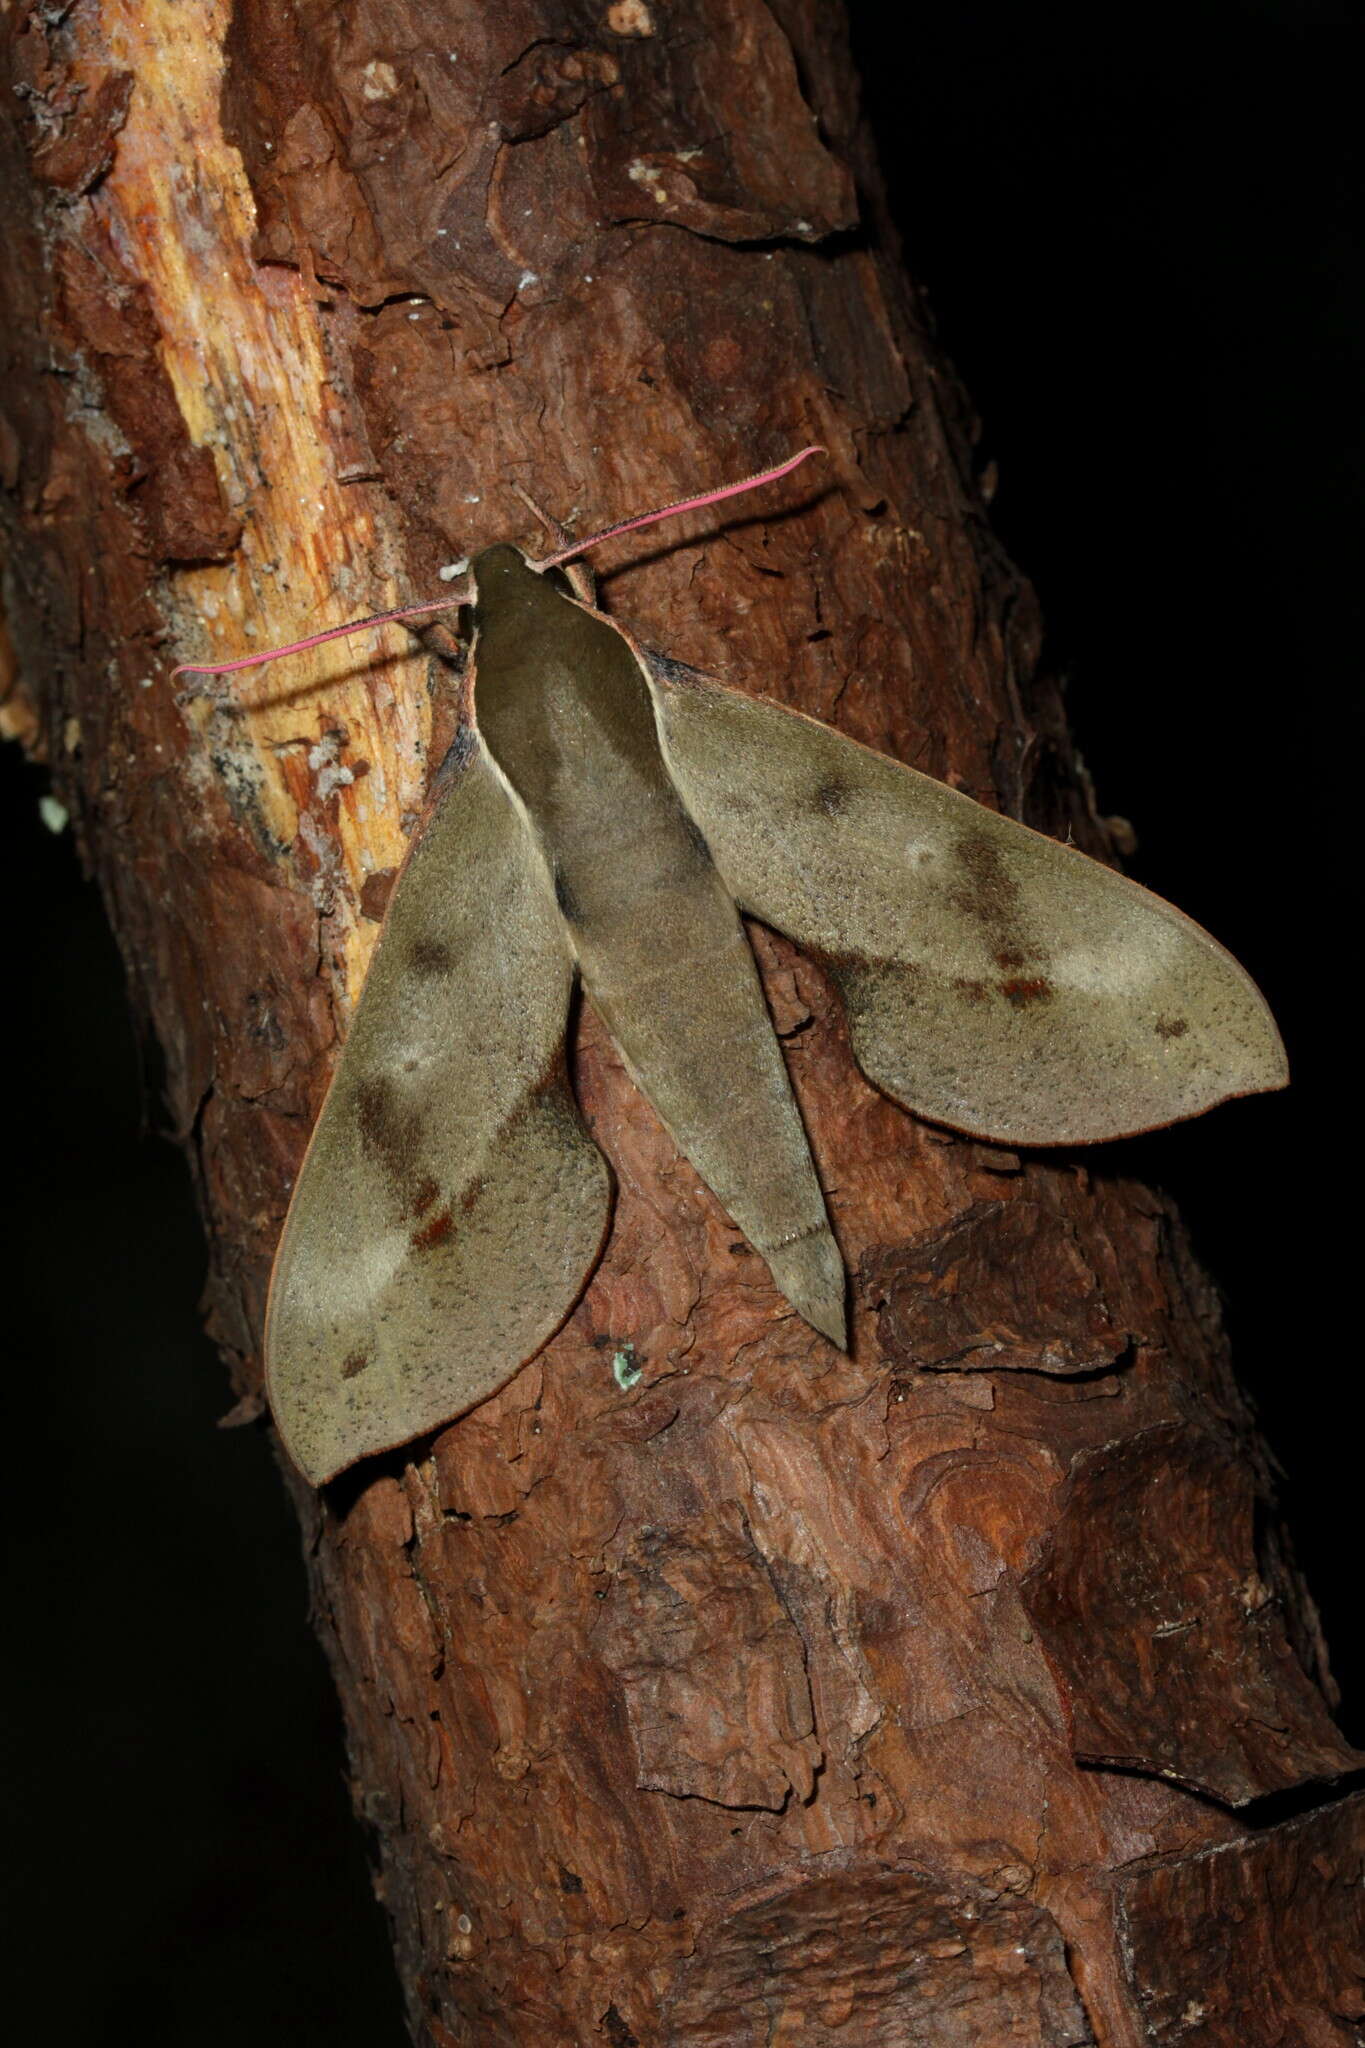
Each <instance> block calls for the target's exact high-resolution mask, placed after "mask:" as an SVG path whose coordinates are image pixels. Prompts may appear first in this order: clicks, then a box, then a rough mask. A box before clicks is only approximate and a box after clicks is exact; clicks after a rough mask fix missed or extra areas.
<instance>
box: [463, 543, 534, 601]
mask: <svg viewBox="0 0 1365 2048" xmlns="http://www.w3.org/2000/svg"><path fill="white" fill-rule="evenodd" d="M471 573H472V574H473V577H474V593H475V598H476V601H477V602H478V603H479V604H488V603H489V602H496V601H498V600H506V599H507V598H509V597H516V596H518V595H521V594H523V593H525V592H526V591H529V590H531V589H533V588H534V589H537V590H538V589H539V588H540V576H539V573H538V572H537V571H536V570H535V569H533V568H532V567H531V565H530V563H529V562H528V561H527V559H526V557H525V555H524V554H523V553H522V552H521V549H520V548H514V547H511V546H509V545H508V543H507V542H505V541H502V542H499V544H498V546H497V547H493V548H485V549H484V550H483V552H482V553H481V554H477V555H475V557H474V560H473V562H472V564H471Z"/></svg>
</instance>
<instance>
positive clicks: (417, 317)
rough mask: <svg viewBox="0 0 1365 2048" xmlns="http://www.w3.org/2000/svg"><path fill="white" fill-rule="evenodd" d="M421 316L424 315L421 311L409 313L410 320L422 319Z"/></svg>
mask: <svg viewBox="0 0 1365 2048" xmlns="http://www.w3.org/2000/svg"><path fill="white" fill-rule="evenodd" d="M421 317H422V316H421V314H420V313H409V314H408V318H409V320H420V319H421Z"/></svg>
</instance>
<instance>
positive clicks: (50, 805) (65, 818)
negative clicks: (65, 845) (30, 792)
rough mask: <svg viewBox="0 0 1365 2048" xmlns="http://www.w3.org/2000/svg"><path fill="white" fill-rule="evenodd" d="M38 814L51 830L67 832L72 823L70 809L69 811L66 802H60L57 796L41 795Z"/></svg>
mask: <svg viewBox="0 0 1365 2048" xmlns="http://www.w3.org/2000/svg"><path fill="white" fill-rule="evenodd" d="M38 816H39V817H40V818H41V819H42V821H43V823H44V824H45V825H46V826H47V829H48V831H49V832H65V830H66V828H67V826H68V825H69V824H70V823H71V813H70V811H68V809H67V808H66V805H65V804H63V803H58V801H57V799H56V797H55V796H40V797H39V799H38Z"/></svg>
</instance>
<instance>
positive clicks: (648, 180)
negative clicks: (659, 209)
mask: <svg viewBox="0 0 1365 2048" xmlns="http://www.w3.org/2000/svg"><path fill="white" fill-rule="evenodd" d="M626 176H627V177H628V178H629V179H630V182H631V184H632V185H643V186H644V188H645V190H646V192H648V194H649V196H650V198H651V199H652V200H653V201H654V203H655V205H656V206H666V205H667V203H668V194H667V193H666V192H665V191H664V189H663V185H662V182H661V173H660V172H659V170H658V168H657V167H656V166H655V165H654V164H647V163H643V162H642V161H641V160H640V158H639V157H638V156H637V157H636V159H635V161H634V163H633V164H631V165H629V166H628V168H627V170H626Z"/></svg>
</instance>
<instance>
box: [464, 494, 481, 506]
mask: <svg viewBox="0 0 1365 2048" xmlns="http://www.w3.org/2000/svg"><path fill="white" fill-rule="evenodd" d="M464 501H465V503H466V505H477V504H478V503H479V502H480V500H479V494H478V492H477V491H466V492H465V499H464Z"/></svg>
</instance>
